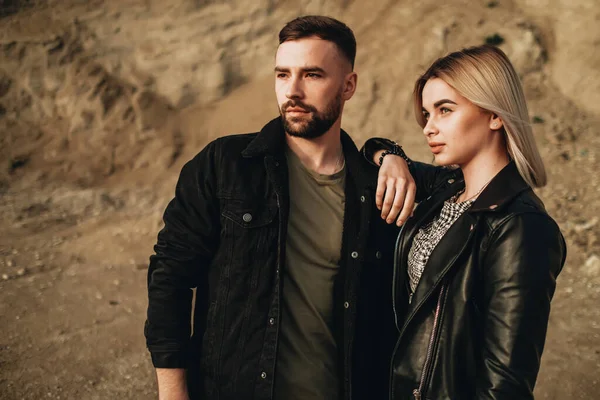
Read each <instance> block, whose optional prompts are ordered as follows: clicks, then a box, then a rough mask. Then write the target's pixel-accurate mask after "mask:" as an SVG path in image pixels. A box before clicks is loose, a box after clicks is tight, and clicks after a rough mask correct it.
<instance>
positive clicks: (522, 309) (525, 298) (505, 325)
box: [475, 212, 566, 400]
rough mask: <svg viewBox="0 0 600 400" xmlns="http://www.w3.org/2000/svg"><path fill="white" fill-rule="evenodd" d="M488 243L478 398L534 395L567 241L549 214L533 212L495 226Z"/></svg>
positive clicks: (527, 396)
mask: <svg viewBox="0 0 600 400" xmlns="http://www.w3.org/2000/svg"><path fill="white" fill-rule="evenodd" d="M486 247H487V248H488V250H487V252H486V253H485V256H484V261H483V263H482V266H481V269H482V274H483V299H482V301H481V303H480V305H481V306H482V318H483V323H482V329H483V340H482V346H483V348H482V349H481V353H480V354H481V359H480V360H479V361H480V365H479V369H478V371H479V373H478V376H477V382H476V395H475V398H477V399H494V400H501V399H506V400H508V399H511V400H512V399H533V388H534V386H535V382H536V378H537V374H538V370H539V367H540V358H541V355H542V351H543V349H544V342H545V339H546V329H547V326H548V317H549V314H550V301H551V300H552V296H553V294H554V289H555V287H556V277H557V276H558V274H559V273H560V271H561V269H562V266H563V265H564V261H565V256H566V247H565V242H564V239H563V237H562V235H561V233H560V230H559V228H558V226H557V225H556V223H555V222H554V221H553V220H552V219H551V218H550V217H549V216H547V215H546V214H542V213H538V212H528V213H523V214H519V215H517V216H514V217H510V218H509V219H508V220H507V221H505V222H503V223H502V224H501V225H500V226H499V227H498V228H495V229H494V231H493V232H492V234H491V237H490V241H489V243H487V244H486V243H484V244H483V245H482V248H483V249H485V248H486Z"/></svg>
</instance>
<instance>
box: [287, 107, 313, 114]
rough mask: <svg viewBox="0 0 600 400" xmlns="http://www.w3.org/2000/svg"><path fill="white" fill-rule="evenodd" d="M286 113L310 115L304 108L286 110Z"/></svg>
mask: <svg viewBox="0 0 600 400" xmlns="http://www.w3.org/2000/svg"><path fill="white" fill-rule="evenodd" d="M285 112H286V113H305V114H306V113H308V110H305V109H304V108H297V107H290V108H286V109H285Z"/></svg>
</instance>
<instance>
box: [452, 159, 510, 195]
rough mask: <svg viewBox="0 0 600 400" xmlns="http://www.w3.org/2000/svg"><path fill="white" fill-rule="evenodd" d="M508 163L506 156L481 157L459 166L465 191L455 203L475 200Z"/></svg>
mask: <svg viewBox="0 0 600 400" xmlns="http://www.w3.org/2000/svg"><path fill="white" fill-rule="evenodd" d="M509 162H510V158H509V157H508V154H501V155H498V156H497V157H485V158H484V157H481V158H480V159H478V160H472V161H471V162H470V163H469V164H466V165H461V166H460V168H461V169H462V172H463V176H464V178H465V190H464V192H463V193H462V194H461V195H460V196H459V197H458V199H457V201H459V202H461V201H467V200H471V199H475V198H477V197H478V196H479V195H480V194H481V192H483V190H484V189H485V188H486V187H487V185H488V184H489V183H490V181H491V180H492V179H493V178H494V177H495V176H496V175H497V174H498V172H500V171H501V170H502V169H503V168H504V167H506V165H508V163H509Z"/></svg>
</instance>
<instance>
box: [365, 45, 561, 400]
mask: <svg viewBox="0 0 600 400" xmlns="http://www.w3.org/2000/svg"><path fill="white" fill-rule="evenodd" d="M414 105H415V113H416V117H417V121H418V123H419V125H420V126H421V127H422V128H423V134H424V137H425V138H426V140H427V144H428V145H429V148H430V149H431V152H432V153H433V155H434V158H435V163H436V164H437V166H433V165H428V164H423V163H418V162H411V161H410V160H409V161H408V164H409V169H410V171H411V174H412V176H413V178H414V180H415V185H416V191H415V198H416V200H417V202H419V206H418V207H417V208H416V209H415V211H414V214H413V216H412V217H411V218H409V219H408V220H407V221H406V222H405V223H404V225H403V227H402V230H401V232H400V234H399V237H398V240H397V245H396V246H397V247H396V256H395V263H394V268H395V270H394V282H393V292H394V312H395V318H396V326H397V328H398V341H397V344H396V347H395V350H394V353H393V356H392V366H391V367H392V370H391V388H390V398H391V399H393V400H401V399H402V400H404V399H417V400H418V399H436V400H442V399H460V400H468V399H511V400H513V399H533V388H534V385H535V381H536V377H537V374H538V370H539V366H540V357H541V354H542V350H543V347H544V341H545V337H546V329H547V324H548V316H549V313H550V301H551V299H552V296H553V294H554V289H555V281H556V277H557V275H558V274H559V272H560V271H561V269H562V267H563V265H564V261H565V255H566V248H565V242H564V239H563V237H562V235H561V233H560V230H559V228H558V226H557V224H556V223H555V222H554V220H553V219H552V218H551V217H550V216H549V215H548V214H547V213H546V211H545V209H544V205H543V203H542V201H541V200H540V199H539V198H538V197H537V196H536V195H535V193H534V192H533V190H532V188H535V187H541V186H543V185H545V184H546V173H545V170H544V165H543V163H542V160H541V157H540V154H539V152H538V150H537V148H536V144H535V141H534V138H533V135H532V131H531V128H530V125H529V122H528V120H529V116H528V112H527V106H526V103H525V98H524V95H523V90H522V87H521V83H520V81H519V78H518V76H517V74H516V72H515V70H514V68H513V66H512V65H511V63H510V61H509V60H508V58H507V57H506V55H505V54H504V53H503V52H502V51H501V50H500V49H498V48H496V47H492V46H479V47H472V48H468V49H464V50H462V51H458V52H455V53H452V54H449V55H447V56H445V57H443V58H440V59H438V60H437V61H435V62H434V63H433V65H431V67H430V68H429V69H428V70H427V71H426V72H425V73H424V74H423V75H422V76H421V77H420V78H419V79H418V80H417V82H416V84H415V90H414ZM385 145H386V141H385V139H371V141H370V142H368V143H367V144H366V146H365V152H366V154H365V155H366V156H367V157H372V158H373V159H374V160H376V162H378V164H380V165H381V171H380V172H381V176H380V179H381V180H383V181H385V176H386V173H387V171H390V170H393V169H395V168H405V166H404V165H402V164H403V163H404V162H405V161H403V159H402V158H401V157H386V156H387V154H394V153H396V154H399V153H402V151H401V149H400V148H399V146H392V147H388V151H386V152H385V153H384V154H383V157H381V155H380V154H381V153H374V151H372V150H371V151H369V149H377V148H381V146H385ZM387 145H388V146H389V145H390V143H389V142H387ZM373 153H374V154H373ZM410 190H411V189H409V191H410ZM383 198H384V196H382V195H379V197H378V202H379V206H380V207H381V206H382V204H381V203H382V202H383ZM388 208H389V207H388Z"/></svg>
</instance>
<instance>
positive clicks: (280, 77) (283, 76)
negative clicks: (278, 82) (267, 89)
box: [276, 73, 287, 79]
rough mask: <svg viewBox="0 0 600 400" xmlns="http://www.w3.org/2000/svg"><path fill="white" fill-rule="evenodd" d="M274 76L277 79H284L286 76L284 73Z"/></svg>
mask: <svg viewBox="0 0 600 400" xmlns="http://www.w3.org/2000/svg"><path fill="white" fill-rule="evenodd" d="M276 76H277V78H279V79H282V78H285V77H286V76H287V75H286V74H284V73H279V74H277V75H276Z"/></svg>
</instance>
